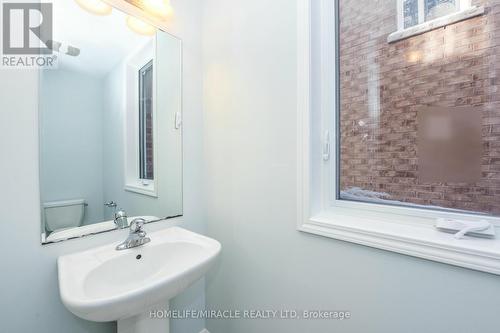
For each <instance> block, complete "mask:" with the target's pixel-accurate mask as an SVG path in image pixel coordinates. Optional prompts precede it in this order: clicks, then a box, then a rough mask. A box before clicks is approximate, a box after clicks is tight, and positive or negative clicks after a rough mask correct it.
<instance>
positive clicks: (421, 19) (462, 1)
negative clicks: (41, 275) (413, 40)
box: [397, 0, 472, 30]
mask: <svg viewBox="0 0 500 333" xmlns="http://www.w3.org/2000/svg"><path fill="white" fill-rule="evenodd" d="M405 1H406V0H398V5H397V11H398V13H397V16H398V30H406V29H411V28H413V27H416V26H418V25H421V24H425V23H426V22H432V21H434V20H437V19H438V18H442V17H446V16H450V15H454V14H456V13H459V12H462V11H464V10H466V9H469V8H471V6H472V4H471V0H456V2H457V7H458V8H457V10H456V11H455V12H454V13H450V14H448V15H443V16H440V17H436V18H434V19H432V20H428V21H426V20H425V0H417V1H418V6H417V8H418V23H417V24H416V25H414V26H411V27H408V28H405V26H404V2H405Z"/></svg>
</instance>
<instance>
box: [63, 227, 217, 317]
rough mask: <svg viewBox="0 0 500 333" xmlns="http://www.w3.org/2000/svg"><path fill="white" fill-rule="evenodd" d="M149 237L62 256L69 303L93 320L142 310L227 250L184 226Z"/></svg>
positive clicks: (165, 297)
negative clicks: (128, 245) (136, 243)
mask: <svg viewBox="0 0 500 333" xmlns="http://www.w3.org/2000/svg"><path fill="white" fill-rule="evenodd" d="M148 237H150V238H151V242H150V243H148V244H146V245H144V246H142V247H137V248H134V249H130V250H125V251H117V250H115V247H116V245H117V244H118V243H114V244H110V245H107V246H103V247H100V248H96V249H92V250H88V251H84V252H80V253H75V254H71V255H66V256H62V257H59V259H58V262H57V263H58V270H59V289H60V294H61V299H62V301H63V303H64V305H65V306H66V307H67V308H68V309H69V310H70V311H71V312H72V313H73V314H75V315H77V316H78V317H81V318H83V319H87V320H90V321H98V322H104V321H115V320H124V319H127V318H131V317H134V316H137V315H139V314H141V313H144V312H146V311H147V310H149V309H151V307H152V306H154V305H156V304H161V303H162V302H163V303H165V304H167V302H168V300H169V299H171V298H173V297H175V296H176V295H178V294H179V293H181V292H182V291H183V290H185V289H186V288H187V287H189V286H190V285H191V284H193V283H194V282H196V281H197V280H199V279H200V278H201V277H203V275H204V274H205V273H206V272H207V271H208V269H209V268H210V266H211V265H212V263H213V262H214V260H215V259H216V257H217V256H218V254H219V252H220V250H221V245H220V243H219V242H217V241H216V240H213V239H210V238H208V237H204V236H201V235H198V234H196V233H193V232H190V231H187V230H185V229H182V228H179V227H172V228H168V229H164V230H161V231H157V232H153V233H149V234H148ZM139 255H140V259H137V258H138V256H139Z"/></svg>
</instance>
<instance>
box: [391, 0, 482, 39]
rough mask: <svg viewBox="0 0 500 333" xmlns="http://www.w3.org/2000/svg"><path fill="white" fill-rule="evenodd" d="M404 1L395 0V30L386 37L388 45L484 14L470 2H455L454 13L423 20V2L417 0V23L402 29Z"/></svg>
mask: <svg viewBox="0 0 500 333" xmlns="http://www.w3.org/2000/svg"><path fill="white" fill-rule="evenodd" d="M404 1H405V0H397V9H396V10H397V13H396V17H397V30H396V31H394V32H393V33H391V34H390V35H389V36H387V42H388V43H394V42H397V41H399V40H403V39H406V38H409V37H412V36H416V35H420V34H423V33H425V32H427V31H431V30H434V29H437V28H441V27H445V26H447V25H450V24H453V23H457V22H460V21H463V20H467V19H470V18H473V17H476V16H479V15H483V14H484V7H483V6H479V7H477V6H473V5H472V0H456V1H457V4H458V9H457V11H456V12H454V13H450V14H448V15H444V16H440V17H437V18H435V19H432V20H428V21H426V20H425V0H418V23H417V24H416V25H414V26H411V27H408V28H405V27H404V10H403V8H404V6H403V2H404Z"/></svg>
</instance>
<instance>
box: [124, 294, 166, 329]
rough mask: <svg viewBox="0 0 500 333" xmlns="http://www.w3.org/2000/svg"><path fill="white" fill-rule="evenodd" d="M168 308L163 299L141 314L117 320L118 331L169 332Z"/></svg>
mask: <svg viewBox="0 0 500 333" xmlns="http://www.w3.org/2000/svg"><path fill="white" fill-rule="evenodd" d="M168 308H169V305H168V301H165V303H161V304H158V305H156V306H153V307H151V309H150V310H149V311H146V312H145V313H143V314H140V315H137V316H134V317H130V318H126V319H122V320H118V333H169V332H170V320H169V318H168V317H167V311H168Z"/></svg>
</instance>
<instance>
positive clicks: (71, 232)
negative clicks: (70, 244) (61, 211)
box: [45, 216, 158, 243]
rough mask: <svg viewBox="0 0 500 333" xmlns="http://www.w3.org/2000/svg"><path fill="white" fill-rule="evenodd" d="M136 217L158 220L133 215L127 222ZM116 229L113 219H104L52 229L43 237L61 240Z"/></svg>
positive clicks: (54, 240) (152, 217)
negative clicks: (73, 226)
mask: <svg viewBox="0 0 500 333" xmlns="http://www.w3.org/2000/svg"><path fill="white" fill-rule="evenodd" d="M136 218H143V219H145V220H146V221H155V220H158V217H155V216H133V217H129V218H128V224H129V225H130V222H132V221H133V220H134V219H136ZM114 229H116V224H115V222H114V221H113V220H111V221H105V222H101V223H94V224H89V225H84V226H81V227H77V228H66V229H61V230H57V231H54V232H53V233H51V234H50V235H49V236H47V238H46V239H45V242H47V243H50V242H61V241H64V240H67V239H72V238H78V237H83V236H88V235H94V234H98V233H101V232H105V231H109V230H114Z"/></svg>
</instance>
